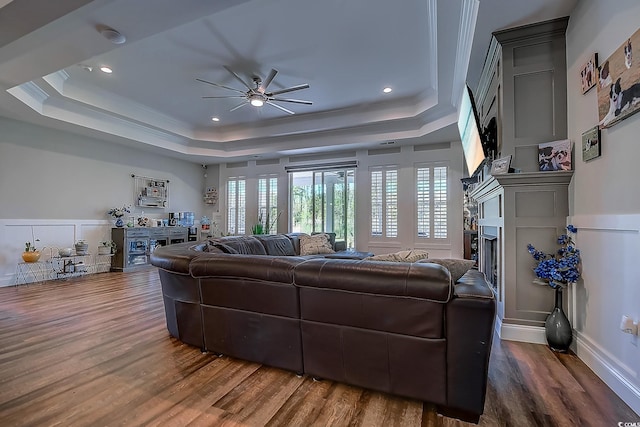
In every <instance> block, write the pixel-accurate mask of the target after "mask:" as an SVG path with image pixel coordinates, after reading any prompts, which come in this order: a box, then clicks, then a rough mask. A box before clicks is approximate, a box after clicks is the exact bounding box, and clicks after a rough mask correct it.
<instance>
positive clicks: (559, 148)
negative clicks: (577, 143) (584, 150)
mask: <svg viewBox="0 0 640 427" xmlns="http://www.w3.org/2000/svg"><path fill="white" fill-rule="evenodd" d="M538 165H539V166H540V168H539V169H540V170H541V171H570V170H571V140H569V139H561V140H559V141H553V142H545V143H544V144H538Z"/></svg>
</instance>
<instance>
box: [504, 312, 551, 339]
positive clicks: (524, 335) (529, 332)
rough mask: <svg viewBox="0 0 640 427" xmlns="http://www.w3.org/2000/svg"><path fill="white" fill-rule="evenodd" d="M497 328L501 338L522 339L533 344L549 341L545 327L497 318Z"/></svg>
mask: <svg viewBox="0 0 640 427" xmlns="http://www.w3.org/2000/svg"><path fill="white" fill-rule="evenodd" d="M495 328H496V332H497V333H498V336H499V337H500V339H501V340H508V341H521V342H528V343H533V344H546V343H547V338H546V336H545V333H544V328H543V327H538V326H524V325H513V324H510V323H502V320H501V319H499V318H496V326H495Z"/></svg>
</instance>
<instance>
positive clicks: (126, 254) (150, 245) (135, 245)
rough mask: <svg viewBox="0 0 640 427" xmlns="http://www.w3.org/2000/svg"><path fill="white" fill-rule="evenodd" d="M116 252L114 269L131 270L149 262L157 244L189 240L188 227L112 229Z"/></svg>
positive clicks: (112, 263) (113, 258)
mask: <svg viewBox="0 0 640 427" xmlns="http://www.w3.org/2000/svg"><path fill="white" fill-rule="evenodd" d="M111 239H112V240H113V241H114V242H115V244H116V253H115V255H114V256H113V257H112V258H111V270H112V271H130V270H132V269H135V268H137V267H141V266H145V265H147V264H148V263H149V255H150V254H151V253H152V252H153V250H154V249H155V248H156V247H157V246H167V245H171V244H174V243H182V242H186V241H188V229H187V227H126V228H113V229H111Z"/></svg>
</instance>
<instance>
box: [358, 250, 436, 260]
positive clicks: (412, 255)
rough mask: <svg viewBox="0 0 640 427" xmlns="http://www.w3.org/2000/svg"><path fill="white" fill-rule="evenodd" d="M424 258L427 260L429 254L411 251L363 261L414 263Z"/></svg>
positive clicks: (375, 256) (371, 257)
mask: <svg viewBox="0 0 640 427" xmlns="http://www.w3.org/2000/svg"><path fill="white" fill-rule="evenodd" d="M425 258H429V252H427V251H422V250H417V249H411V250H408V251H400V252H394V253H391V254H382V255H374V256H370V257H368V258H365V259H367V260H369V261H392V262H416V261H420V260H421V259H425Z"/></svg>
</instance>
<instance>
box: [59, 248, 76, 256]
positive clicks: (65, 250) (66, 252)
mask: <svg viewBox="0 0 640 427" xmlns="http://www.w3.org/2000/svg"><path fill="white" fill-rule="evenodd" d="M72 253H73V248H62V249H59V250H58V255H60V256H71V254H72Z"/></svg>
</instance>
